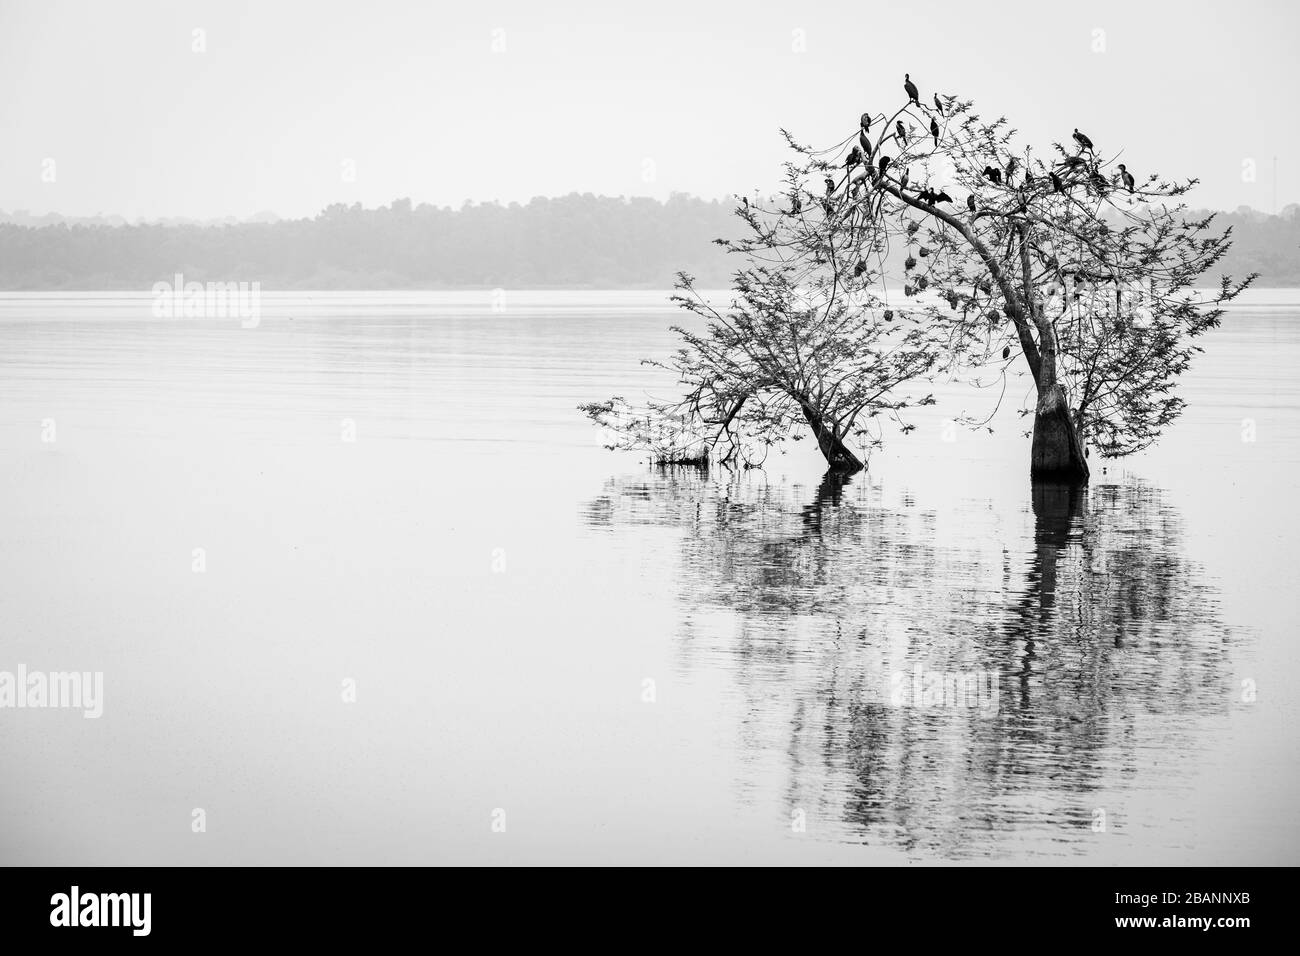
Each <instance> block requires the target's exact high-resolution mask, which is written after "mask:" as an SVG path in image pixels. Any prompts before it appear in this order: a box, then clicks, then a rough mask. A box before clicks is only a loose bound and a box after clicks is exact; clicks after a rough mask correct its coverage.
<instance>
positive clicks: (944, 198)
mask: <svg viewBox="0 0 1300 956" xmlns="http://www.w3.org/2000/svg"><path fill="white" fill-rule="evenodd" d="M934 201H935V204H938V203H941V202H952V197H951V196H949V195H948V194H947V193H946V192H944V191H943V190H942V189H940V190H939V191H938V192H937V193H935V196H934Z"/></svg>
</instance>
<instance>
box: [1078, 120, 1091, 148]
mask: <svg viewBox="0 0 1300 956" xmlns="http://www.w3.org/2000/svg"><path fill="white" fill-rule="evenodd" d="M1074 141H1075V142H1076V143H1078V144H1079V148H1080V149H1086V150H1087V151H1088V152H1090V153H1091V152H1092V140H1090V139H1088V137H1087V136H1085V135H1083V133H1080V132H1079V127H1077V126H1076V127H1075V128H1074Z"/></svg>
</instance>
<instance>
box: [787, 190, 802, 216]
mask: <svg viewBox="0 0 1300 956" xmlns="http://www.w3.org/2000/svg"><path fill="white" fill-rule="evenodd" d="M802 211H803V199H802V198H800V196H799V190H797V189H796V190H795V191H794V193H793V194H792V195H791V196H790V215H792V216H797V215H799V213H800V212H802Z"/></svg>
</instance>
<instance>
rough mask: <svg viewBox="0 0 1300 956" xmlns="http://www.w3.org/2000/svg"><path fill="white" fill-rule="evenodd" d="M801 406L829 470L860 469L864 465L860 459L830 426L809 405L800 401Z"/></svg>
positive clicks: (853, 470) (850, 470) (852, 470)
mask: <svg viewBox="0 0 1300 956" xmlns="http://www.w3.org/2000/svg"><path fill="white" fill-rule="evenodd" d="M802 407H803V417H804V418H805V419H807V421H808V424H809V425H810V426H812V430H813V434H814V435H816V436H817V447H818V448H820V449H821V453H822V457H823V458H825V459H826V464H828V465H830V467H831V470H833V471H840V472H849V473H852V472H855V471H861V470H862V469H863V468H864V467H865V466H864V465H863V464H862V461H861V459H859V458H858V456H857V455H855V454H853V452H852V451H850V450H849V447H848V446H847V445H845V444H844V442H842V441H841V440H840V439H839V438H838V437H837V436H836V434H835V432H834V430H833V429H832V428H831V426H830V425H828V424H827V423H826V422H825V420H824V419H823V418H822V417H821V416H820V415H818V414H817V411H816V410H815V409H814V408H813V407H812V406H811V405H809V404H807V403H802Z"/></svg>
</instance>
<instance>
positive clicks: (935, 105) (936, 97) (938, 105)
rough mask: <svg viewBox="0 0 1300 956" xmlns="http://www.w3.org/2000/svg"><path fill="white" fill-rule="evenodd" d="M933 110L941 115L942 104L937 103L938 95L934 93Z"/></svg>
mask: <svg viewBox="0 0 1300 956" xmlns="http://www.w3.org/2000/svg"><path fill="white" fill-rule="evenodd" d="M934 108H935V109H936V110H937V111H938V113H939V115H940V116H942V115H943V104H942V103H940V102H939V94H938V93H935V94H934Z"/></svg>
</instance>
